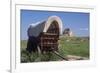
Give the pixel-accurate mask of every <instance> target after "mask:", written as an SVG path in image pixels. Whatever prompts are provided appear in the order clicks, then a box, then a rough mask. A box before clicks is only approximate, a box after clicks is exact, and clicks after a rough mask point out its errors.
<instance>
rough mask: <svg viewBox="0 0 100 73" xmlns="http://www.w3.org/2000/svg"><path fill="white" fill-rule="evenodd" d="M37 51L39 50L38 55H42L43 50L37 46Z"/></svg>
mask: <svg viewBox="0 0 100 73" xmlns="http://www.w3.org/2000/svg"><path fill="white" fill-rule="evenodd" d="M37 50H38V55H39V56H40V55H41V49H40V47H39V46H37Z"/></svg>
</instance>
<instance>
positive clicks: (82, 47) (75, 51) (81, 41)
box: [20, 36, 89, 63]
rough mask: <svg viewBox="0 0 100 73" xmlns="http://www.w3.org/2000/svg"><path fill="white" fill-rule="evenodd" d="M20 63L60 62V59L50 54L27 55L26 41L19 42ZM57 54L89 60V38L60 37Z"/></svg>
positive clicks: (36, 53)
mask: <svg viewBox="0 0 100 73" xmlns="http://www.w3.org/2000/svg"><path fill="white" fill-rule="evenodd" d="M20 44H21V62H22V63H27V62H44V61H62V60H63V59H61V58H60V57H58V56H57V55H55V54H54V53H52V52H47V53H45V54H38V52H35V53H34V52H33V53H31V54H30V53H28V52H27V51H26V47H27V40H21V42H20ZM59 53H60V55H62V56H63V57H65V58H66V57H67V55H75V56H81V57H86V58H88V59H89V37H65V36H60V39H59Z"/></svg>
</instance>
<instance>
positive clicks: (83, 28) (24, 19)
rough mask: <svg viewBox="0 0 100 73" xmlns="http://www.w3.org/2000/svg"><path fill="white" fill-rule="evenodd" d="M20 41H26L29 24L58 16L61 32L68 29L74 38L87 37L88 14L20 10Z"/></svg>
mask: <svg viewBox="0 0 100 73" xmlns="http://www.w3.org/2000/svg"><path fill="white" fill-rule="evenodd" d="M20 13H21V39H22V40H25V39H27V38H28V37H27V29H28V26H29V25H30V24H33V23H36V22H39V21H42V20H45V19H47V18H48V17H49V16H52V15H56V16H59V17H60V18H61V20H62V22H63V30H64V29H65V28H70V29H71V30H72V32H73V33H74V35H75V36H89V17H90V14H89V13H82V12H55V11H38V10H21V12H20Z"/></svg>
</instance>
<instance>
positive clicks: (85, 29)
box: [79, 28, 89, 31]
mask: <svg viewBox="0 0 100 73" xmlns="http://www.w3.org/2000/svg"><path fill="white" fill-rule="evenodd" d="M79 30H83V31H88V30H89V28H80V29H79Z"/></svg>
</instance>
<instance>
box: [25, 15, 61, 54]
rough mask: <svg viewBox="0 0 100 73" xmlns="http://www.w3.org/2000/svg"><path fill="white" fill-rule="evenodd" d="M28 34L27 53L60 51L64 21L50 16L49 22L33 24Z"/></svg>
mask: <svg viewBox="0 0 100 73" xmlns="http://www.w3.org/2000/svg"><path fill="white" fill-rule="evenodd" d="M27 34H28V42H27V48H26V49H27V51H29V52H32V51H34V52H35V51H38V50H40V51H41V52H43V51H53V50H55V51H58V40H59V36H60V35H61V34H62V20H61V19H60V18H59V17H58V16H50V17H49V18H48V19H47V20H44V21H41V22H37V23H36V24H31V25H30V26H29V28H28V31H27Z"/></svg>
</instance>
